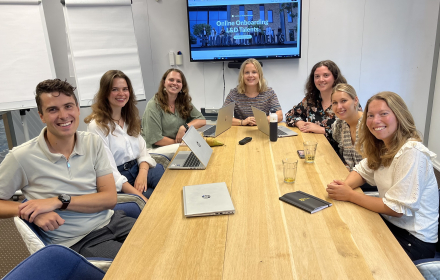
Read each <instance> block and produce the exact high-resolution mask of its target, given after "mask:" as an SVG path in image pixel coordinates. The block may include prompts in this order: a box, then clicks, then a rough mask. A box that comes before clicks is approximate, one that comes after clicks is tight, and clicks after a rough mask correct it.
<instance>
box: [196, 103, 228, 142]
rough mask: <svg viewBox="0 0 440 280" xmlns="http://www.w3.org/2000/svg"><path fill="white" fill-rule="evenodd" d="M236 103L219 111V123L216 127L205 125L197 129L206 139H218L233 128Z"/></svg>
mask: <svg viewBox="0 0 440 280" xmlns="http://www.w3.org/2000/svg"><path fill="white" fill-rule="evenodd" d="M234 107H235V102H231V103H229V104H228V105H226V106H225V107H223V108H221V109H220V110H219V111H218V116H217V122H216V124H215V125H210V124H207V125H204V126H202V127H201V128H199V129H197V131H199V132H203V136H205V137H217V136H219V135H220V134H222V133H223V132H225V131H226V130H228V129H229V128H231V126H232V118H233V116H234Z"/></svg>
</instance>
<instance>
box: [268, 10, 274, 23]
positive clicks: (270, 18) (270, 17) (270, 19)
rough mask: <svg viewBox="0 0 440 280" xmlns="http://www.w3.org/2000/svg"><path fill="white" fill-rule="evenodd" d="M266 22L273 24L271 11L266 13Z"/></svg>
mask: <svg viewBox="0 0 440 280" xmlns="http://www.w3.org/2000/svg"><path fill="white" fill-rule="evenodd" d="M267 20H268V21H269V22H273V11H271V10H269V11H267Z"/></svg>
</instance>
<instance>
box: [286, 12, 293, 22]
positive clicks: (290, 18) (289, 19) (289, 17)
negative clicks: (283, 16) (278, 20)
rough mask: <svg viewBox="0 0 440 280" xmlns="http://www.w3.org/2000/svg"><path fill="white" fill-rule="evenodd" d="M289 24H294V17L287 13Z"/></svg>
mask: <svg viewBox="0 0 440 280" xmlns="http://www.w3.org/2000/svg"><path fill="white" fill-rule="evenodd" d="M287 22H293V20H292V17H291V16H290V14H289V13H287Z"/></svg>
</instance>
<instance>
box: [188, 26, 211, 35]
mask: <svg viewBox="0 0 440 280" xmlns="http://www.w3.org/2000/svg"><path fill="white" fill-rule="evenodd" d="M203 28H205V30H206V35H210V34H211V30H212V27H211V25H210V24H207V23H199V24H194V25H193V32H192V34H194V36H203Z"/></svg>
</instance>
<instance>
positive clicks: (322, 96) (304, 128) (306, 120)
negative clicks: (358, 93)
mask: <svg viewBox="0 0 440 280" xmlns="http://www.w3.org/2000/svg"><path fill="white" fill-rule="evenodd" d="M339 83H347V80H346V79H345V78H344V76H342V74H341V71H340V70H339V68H338V66H337V65H336V63H334V62H333V61H331V60H324V61H320V62H318V63H316V64H315V66H313V68H312V71H311V72H310V76H309V78H308V80H307V83H306V88H305V94H306V97H304V99H303V100H302V101H301V102H300V103H299V104H298V105H296V106H294V107H293V108H292V109H291V110H290V111H289V112H287V113H286V123H287V125H288V126H297V127H298V128H299V130H301V132H303V133H320V134H324V135H325V137H326V138H327V140H328V141H329V142H330V144H331V145H332V146H333V149H335V151H336V152H338V150H339V149H338V143H337V142H336V141H335V140H334V139H333V137H332V124H333V122H334V121H335V114H334V113H333V111H332V106H331V103H332V102H331V95H332V90H333V87H334V86H335V85H337V84H339Z"/></svg>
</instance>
